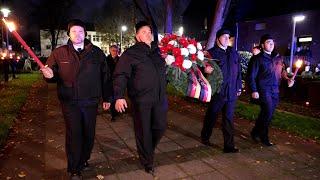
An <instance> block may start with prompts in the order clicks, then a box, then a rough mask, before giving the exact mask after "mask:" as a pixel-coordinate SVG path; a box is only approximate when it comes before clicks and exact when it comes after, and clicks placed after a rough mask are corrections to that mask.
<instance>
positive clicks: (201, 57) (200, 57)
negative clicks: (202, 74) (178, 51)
mask: <svg viewBox="0 0 320 180" xmlns="http://www.w3.org/2000/svg"><path fill="white" fill-rule="evenodd" d="M197 57H198V59H199V60H200V61H203V60H204V54H203V52H202V51H198V55H197Z"/></svg>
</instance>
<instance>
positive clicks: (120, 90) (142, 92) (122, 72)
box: [113, 21, 168, 174]
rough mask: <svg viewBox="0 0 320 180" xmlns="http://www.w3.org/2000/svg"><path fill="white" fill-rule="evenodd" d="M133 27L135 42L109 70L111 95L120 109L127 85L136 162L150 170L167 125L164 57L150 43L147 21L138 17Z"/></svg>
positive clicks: (120, 110)
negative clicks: (111, 75) (136, 156)
mask: <svg viewBox="0 0 320 180" xmlns="http://www.w3.org/2000/svg"><path fill="white" fill-rule="evenodd" d="M135 28H136V37H135V38H136V41H137V42H136V44H135V45H133V46H131V47H130V48H129V49H127V50H126V51H125V52H124V53H123V54H122V55H121V57H120V60H119V62H118V64H117V66H116V69H115V72H114V74H113V81H114V83H113V86H114V95H115V99H116V110H117V111H118V112H124V111H125V108H127V103H126V100H125V99H124V95H125V90H126V88H128V96H129V98H130V100H131V103H132V108H133V121H134V130H135V136H136V145H137V150H138V154H139V158H140V162H141V164H142V165H143V166H144V168H145V171H146V172H147V173H151V174H154V167H153V159H154V150H155V148H156V146H157V144H158V143H159V141H160V139H161V137H162V136H163V134H164V131H165V129H166V126H167V109H168V103H167V97H166V69H165V61H164V60H163V59H162V58H161V56H160V54H159V51H158V50H157V45H156V43H153V36H152V29H151V26H150V24H149V23H147V22H145V21H141V22H139V23H137V24H136V26H135Z"/></svg>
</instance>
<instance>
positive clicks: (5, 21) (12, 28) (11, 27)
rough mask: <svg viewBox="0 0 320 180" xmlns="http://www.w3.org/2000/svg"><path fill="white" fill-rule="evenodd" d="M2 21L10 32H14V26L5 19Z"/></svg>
mask: <svg viewBox="0 0 320 180" xmlns="http://www.w3.org/2000/svg"><path fill="white" fill-rule="evenodd" d="M2 21H3V22H4V23H5V24H6V26H7V27H8V29H9V31H10V32H12V31H15V30H16V26H15V25H14V23H13V22H10V21H7V20H6V19H5V18H2Z"/></svg>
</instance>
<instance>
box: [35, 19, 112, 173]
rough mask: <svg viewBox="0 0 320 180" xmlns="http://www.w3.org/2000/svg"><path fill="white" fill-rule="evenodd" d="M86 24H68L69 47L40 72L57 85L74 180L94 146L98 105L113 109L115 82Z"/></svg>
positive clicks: (60, 50)
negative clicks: (112, 100)
mask: <svg viewBox="0 0 320 180" xmlns="http://www.w3.org/2000/svg"><path fill="white" fill-rule="evenodd" d="M86 34H87V33H86V28H85V24H84V22H82V21H81V20H78V19H74V20H71V21H70V22H69V24H68V35H69V37H70V39H69V40H68V43H67V45H64V46H61V47H59V48H56V49H54V50H53V52H52V53H51V55H50V56H49V58H48V60H47V62H46V63H47V65H46V66H44V67H42V68H41V71H42V73H43V76H44V77H45V79H46V80H47V81H48V82H57V89H58V98H59V100H60V103H61V106H62V112H63V115H64V120H65V124H66V153H67V159H68V169H67V170H68V172H69V173H70V176H71V177H70V178H71V179H82V177H81V170H82V169H83V168H85V167H87V166H88V165H89V164H88V160H89V158H90V154H91V151H92V148H93V145H94V137H95V126H96V117H97V111H98V103H99V101H100V98H101V97H102V98H103V103H102V105H103V109H104V110H107V109H109V107H110V102H111V101H110V100H111V98H112V81H111V75H110V72H109V68H108V66H107V61H106V56H105V54H104V53H103V51H102V50H101V49H99V48H98V47H97V46H94V45H93V44H92V43H91V42H90V41H89V40H88V39H86V38H85V36H86Z"/></svg>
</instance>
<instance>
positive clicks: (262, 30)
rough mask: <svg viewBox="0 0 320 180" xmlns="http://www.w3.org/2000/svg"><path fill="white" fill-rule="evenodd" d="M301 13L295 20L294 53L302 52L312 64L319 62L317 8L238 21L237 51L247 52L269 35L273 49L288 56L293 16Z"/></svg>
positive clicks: (319, 14)
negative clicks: (302, 16) (262, 37)
mask: <svg viewBox="0 0 320 180" xmlns="http://www.w3.org/2000/svg"><path fill="white" fill-rule="evenodd" d="M298 14H299V15H304V16H305V19H304V20H303V21H301V22H297V23H296V28H295V40H296V46H295V48H294V54H295V55H298V54H299V52H302V51H304V52H305V53H304V54H303V55H305V56H308V61H309V62H310V63H311V64H312V65H316V64H318V63H320V23H319V19H320V11H305V12H301V13H294V14H286V15H281V16H274V17H268V18H263V19H258V20H253V21H245V22H240V23H239V37H238V50H242V51H251V49H252V47H253V46H255V45H258V44H259V40H260V37H261V36H262V35H263V34H266V33H269V34H271V35H272V36H273V37H274V39H275V43H276V48H277V49H276V50H277V51H278V52H279V53H280V54H281V55H284V56H287V57H288V56H290V50H291V40H292V31H293V19H292V18H293V16H294V15H298Z"/></svg>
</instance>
